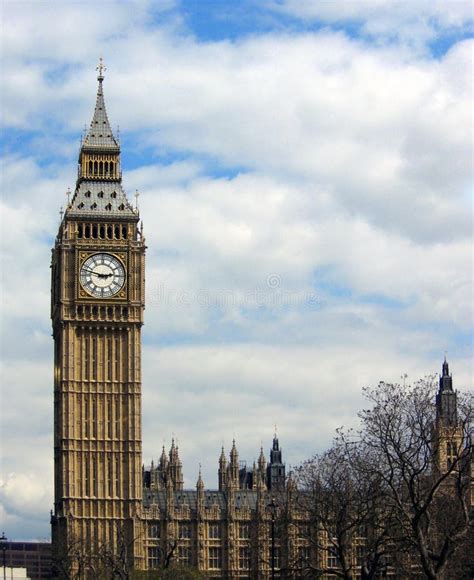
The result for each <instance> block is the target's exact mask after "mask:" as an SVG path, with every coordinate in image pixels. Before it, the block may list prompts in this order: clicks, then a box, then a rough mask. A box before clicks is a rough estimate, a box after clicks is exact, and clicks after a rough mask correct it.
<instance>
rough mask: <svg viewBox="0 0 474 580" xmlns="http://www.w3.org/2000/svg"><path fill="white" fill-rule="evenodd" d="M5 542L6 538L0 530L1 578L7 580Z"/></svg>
mask: <svg viewBox="0 0 474 580" xmlns="http://www.w3.org/2000/svg"><path fill="white" fill-rule="evenodd" d="M7 544H8V540H7V537H6V536H5V532H2V536H1V537H0V546H1V548H2V552H3V580H7Z"/></svg>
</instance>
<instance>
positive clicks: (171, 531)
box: [51, 65, 444, 579]
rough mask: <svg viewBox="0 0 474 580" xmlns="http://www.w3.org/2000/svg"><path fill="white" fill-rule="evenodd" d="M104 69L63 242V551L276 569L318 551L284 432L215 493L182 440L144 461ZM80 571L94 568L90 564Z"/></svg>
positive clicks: (57, 504) (125, 215)
mask: <svg viewBox="0 0 474 580" xmlns="http://www.w3.org/2000/svg"><path fill="white" fill-rule="evenodd" d="M103 70H104V68H103V66H102V65H99V67H98V71H99V75H98V91H97V100H96V105H95V110H94V113H93V117H92V122H91V125H90V128H89V130H88V132H87V133H86V135H85V137H84V138H83V140H82V143H81V147H80V152H79V159H78V177H77V183H76V188H75V191H74V193H73V196H72V198H71V200H70V201H69V203H68V206H67V207H66V209H65V212H64V215H63V217H62V221H61V224H60V226H59V231H58V234H57V237H56V240H55V244H54V248H53V250H52V263H51V268H52V294H51V296H52V298H51V318H52V325H53V338H54V498H55V499H54V511H53V513H52V518H51V521H52V543H53V553H55V554H56V555H58V554H60V555H62V556H63V559H67V558H68V557H70V556H71V554H72V553H73V551H74V547H75V546H76V545H82V546H86V547H87V549H88V550H89V551H90V553H99V552H100V551H101V550H104V549H105V550H110V551H111V553H112V554H115V555H116V554H121V555H122V556H121V557H122V559H123V560H124V561H123V562H122V564H123V565H124V566H125V565H126V566H129V567H134V568H136V569H138V570H147V569H151V568H160V567H162V566H163V565H164V564H165V561H166V560H169V559H173V560H174V561H177V562H180V563H182V564H183V565H189V566H192V567H194V568H197V569H199V570H203V571H205V572H206V574H207V575H208V576H209V577H214V578H229V579H230V578H232V579H234V578H235V579H236V578H269V577H270V575H271V568H272V567H273V569H274V570H275V569H276V570H279V569H280V568H282V567H285V566H286V565H287V564H288V562H289V561H292V562H295V561H298V560H299V559H306V560H311V559H312V558H316V557H317V554H316V553H315V552H313V550H314V546H312V545H310V543H308V541H307V537H308V534H307V532H308V526H310V525H311V522H310V521H309V520H308V519H307V516H305V515H304V513H302V512H301V511H299V510H298V509H296V506H295V508H294V509H293V508H292V500H291V498H292V493H293V491H294V485H295V484H294V482H293V481H292V478H291V475H290V476H289V475H288V474H286V473H285V465H284V462H283V459H282V451H281V449H280V445H279V441H278V438H277V436H276V435H275V437H274V439H273V442H272V444H271V450H270V454H269V461H268V462H267V459H266V456H265V453H264V452H263V450H261V452H260V456H259V459H258V461H257V462H256V463H255V464H253V465H252V466H247V465H246V464H245V463H244V462H242V461H240V460H239V456H238V450H237V447H236V444H235V441H234V442H233V444H232V447H231V449H230V453H229V455H228V456H226V453H225V452H224V449H222V453H221V455H220V458H219V459H218V481H219V488H218V490H215V491H209V490H207V489H206V488H205V485H204V483H203V481H202V478H201V475H200V474H199V477H198V479H197V482H196V486H195V488H194V489H191V490H186V489H183V473H182V464H181V461H180V458H179V450H178V447H177V445H176V444H175V442H174V441H173V442H172V443H171V448H170V449H169V452H168V453H166V451H165V449H164V448H163V452H162V454H161V457H160V458H159V459H157V461H156V463H152V464H151V466H150V467H147V468H146V469H145V468H144V467H143V465H142V440H141V438H142V429H141V389H142V382H141V381H142V375H141V356H142V353H141V331H142V326H143V322H144V317H143V315H144V308H145V249H146V245H145V238H144V234H143V228H142V226H141V222H140V217H139V213H138V210H137V208H136V207H133V206H132V204H131V203H130V202H129V201H128V200H127V197H126V194H125V192H124V190H123V188H122V171H121V160H120V144H119V141H118V140H117V138H116V137H115V136H114V134H113V132H112V130H111V127H110V123H109V120H108V117H107V113H106V107H105V101H104V93H103V81H104V76H103ZM443 396H444V395H443ZM443 400H444V399H443ZM216 460H217V456H216ZM216 464H217V462H216ZM279 498H280V499H281V498H284V505H285V506H286V508H285V509H286V510H287V518H288V521H291V523H292V525H291V526H287V532H286V535H285V541H284V542H283V541H282V540H281V538H280V537H279V538H275V537H274V525H273V524H274V521H275V517H277V515H278V511H279V510H280V507H279V506H280V505H282V503H283V502H279ZM305 518H306V519H305ZM303 532H304V533H303ZM325 557H330V556H327V555H326V556H325ZM76 565H77V566H78V565H79V564H76ZM79 575H80V576H81V574H79ZM81 577H87V578H94V577H95V572H94V570H93V569H92V568H90V569H83V570H82V576H81ZM118 577H125V576H120V575H118Z"/></svg>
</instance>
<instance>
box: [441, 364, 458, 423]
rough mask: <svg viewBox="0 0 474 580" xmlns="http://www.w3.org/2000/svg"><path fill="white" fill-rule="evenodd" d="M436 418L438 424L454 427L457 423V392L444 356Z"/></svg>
mask: <svg viewBox="0 0 474 580" xmlns="http://www.w3.org/2000/svg"><path fill="white" fill-rule="evenodd" d="M436 420H437V423H438V424H442V425H444V426H451V427H454V426H455V425H456V424H457V394H456V393H455V391H454V390H453V378H452V376H451V375H450V374H449V366H448V362H447V360H446V357H445V358H444V362H443V368H442V374H441V375H440V377H439V391H438V394H437V395H436Z"/></svg>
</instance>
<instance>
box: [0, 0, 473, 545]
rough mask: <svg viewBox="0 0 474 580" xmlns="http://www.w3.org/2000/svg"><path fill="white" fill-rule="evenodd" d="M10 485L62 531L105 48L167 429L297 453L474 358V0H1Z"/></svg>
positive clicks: (146, 394)
mask: <svg viewBox="0 0 474 580" xmlns="http://www.w3.org/2000/svg"><path fill="white" fill-rule="evenodd" d="M2 10H3V13H2V30H1V35H2V41H1V42H2V46H1V48H2V68H1V80H2V87H1V97H2V100H1V123H2V169H1V189H2V200H1V206H2V207H1V209H2V224H1V225H2V230H1V231H2V233H1V242H2V269H1V291H2V295H1V298H2V300H1V321H2V335H3V338H2V344H1V355H2V371H1V373H2V376H1V380H2V388H3V393H2V400H1V419H2V437H1V443H2V449H1V450H2V466H1V468H2V473H1V474H0V520H1V522H2V523H1V526H2V529H5V532H6V534H7V536H8V537H9V538H14V539H30V538H39V539H46V538H48V537H49V522H48V520H49V510H50V509H51V507H52V470H53V461H52V457H53V450H52V424H53V418H52V410H53V388H52V356H53V352H52V346H53V344H52V339H51V325H50V320H49V262H50V249H51V247H52V245H53V241H54V236H55V234H56V231H57V227H58V220H59V209H60V207H61V206H62V205H64V204H65V203H66V201H67V197H66V193H65V192H66V190H67V188H68V187H70V188H71V189H74V185H75V175H76V163H77V154H78V147H79V140H80V136H81V133H82V131H83V129H84V125H85V124H89V122H90V119H91V117H92V112H93V108H94V104H95V94H96V89H97V81H96V71H95V67H96V64H97V61H98V57H99V55H103V57H104V60H105V62H106V65H107V72H106V79H105V83H104V89H105V96H106V103H107V108H108V113H109V118H110V121H111V123H112V125H113V126H114V127H115V126H117V125H120V137H121V143H122V161H123V169H124V186H125V189H126V190H127V191H128V193H129V196H130V197H131V198H133V193H134V192H135V190H137V189H138V191H139V192H140V197H139V204H140V211H141V216H142V218H143V222H144V229H145V235H146V239H147V245H148V252H147V307H146V325H145V328H144V336H143V351H144V356H143V367H144V384H143V441H144V445H143V446H144V461H145V463H149V462H150V460H151V459H152V458H153V457H155V458H156V457H157V456H158V455H159V453H160V450H161V446H162V445H163V444H166V446H167V447H168V446H169V444H170V440H171V437H173V436H174V437H175V438H176V439H177V440H178V443H179V447H180V454H181V457H182V460H183V464H184V475H185V482H186V485H188V486H194V485H195V481H196V478H197V472H198V465H199V463H202V469H203V476H204V480H205V484H206V485H207V486H208V487H210V488H214V487H216V485H217V477H216V473H217V458H218V456H219V452H220V447H221V445H224V446H225V448H226V451H228V450H229V447H230V445H231V441H232V438H233V437H235V439H236V441H237V445H238V449H239V452H240V458H241V459H246V460H247V462H250V463H251V462H252V461H253V460H254V459H255V458H256V457H257V455H258V452H259V449H260V445H263V446H264V448H265V450H266V451H267V450H268V448H269V445H270V443H271V438H272V434H273V430H274V425H275V424H277V426H278V433H279V437H280V442H281V444H282V446H283V450H284V458H285V460H286V462H287V465H296V464H298V462H300V461H301V460H303V459H304V458H307V457H309V456H311V455H312V454H313V453H315V452H317V451H318V450H322V449H323V448H324V447H325V446H327V445H329V444H330V442H331V438H332V436H333V434H334V429H335V428H336V427H338V426H340V425H342V424H344V425H351V424H354V423H355V421H356V413H357V410H358V409H359V408H361V406H362V405H363V404H364V403H363V399H362V395H361V389H362V388H363V387H364V386H366V385H374V384H376V383H377V382H378V380H380V379H383V380H387V381H400V380H401V379H400V377H401V376H402V375H404V374H406V375H408V379H407V380H408V381H411V380H415V379H417V378H419V377H420V376H423V375H426V374H431V373H435V372H437V371H439V369H440V366H441V362H442V358H443V355H444V351H448V359H449V361H450V363H451V369H452V371H453V374H454V380H455V385H456V387H457V388H459V389H462V390H467V389H471V388H472V385H473V367H472V346H473V343H472V319H473V299H472V291H473V288H472V273H473V266H472V241H473V240H472V233H473V232H472V200H473V198H472V143H471V139H472V130H473V120H472V108H471V106H472V84H471V82H472V64H473V63H472V40H471V36H472V24H473V22H472V12H471V10H472V5H471V3H470V1H468V0H467V1H465V2H464V1H450V0H426V1H425V0H417V1H414V0H410V1H409V0H406V1H397V2H395V1H390V0H386V1H384V2H381V1H379V0H358V1H357V2H356V1H340V0H307V1H305V0H240V1H236V0H229V1H228V2H227V1H225V0H219V1H218V0H207V1H198V0H196V1H186V0H162V1H157V0H155V1H154V2H147V1H141V2H114V1H102V2H94V3H88V2H61V1H59V0H58V1H54V2H9V1H5V2H3V3H2Z"/></svg>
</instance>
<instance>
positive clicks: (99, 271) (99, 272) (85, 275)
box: [80, 254, 125, 298]
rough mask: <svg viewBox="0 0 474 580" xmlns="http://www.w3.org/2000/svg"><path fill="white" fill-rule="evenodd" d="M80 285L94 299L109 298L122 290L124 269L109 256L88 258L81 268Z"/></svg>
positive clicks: (99, 255) (119, 262) (118, 261)
mask: <svg viewBox="0 0 474 580" xmlns="http://www.w3.org/2000/svg"><path fill="white" fill-rule="evenodd" d="M80 279H81V285H82V287H83V288H84V290H86V291H87V292H88V293H89V294H91V295H92V296H95V297H96V298H110V297H111V296H115V294H117V292H119V291H120V290H121V288H123V285H124V284H125V269H124V267H123V264H122V262H121V261H120V260H118V259H117V258H116V257H115V256H111V255H110V254H94V255H93V256H89V258H87V260H86V261H85V262H84V263H83V264H82V266H81V273H80Z"/></svg>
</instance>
